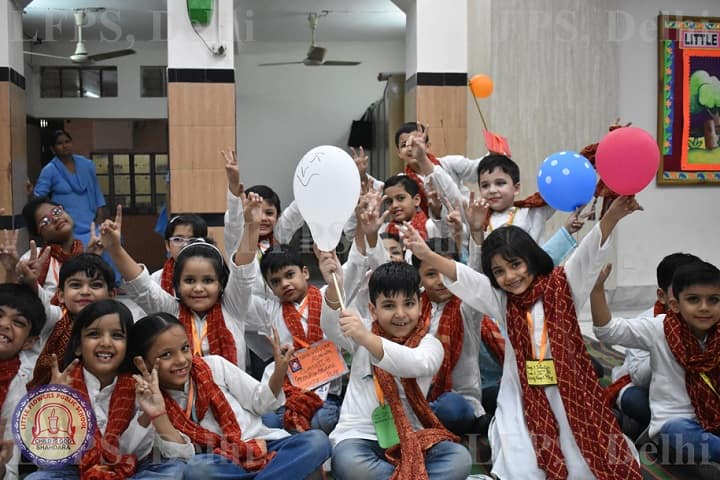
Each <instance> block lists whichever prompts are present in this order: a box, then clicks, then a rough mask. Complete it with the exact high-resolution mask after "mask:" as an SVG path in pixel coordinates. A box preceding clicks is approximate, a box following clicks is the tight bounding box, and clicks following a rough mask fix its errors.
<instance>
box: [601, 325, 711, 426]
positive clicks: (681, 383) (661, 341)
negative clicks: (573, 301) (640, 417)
mask: <svg viewBox="0 0 720 480" xmlns="http://www.w3.org/2000/svg"><path fill="white" fill-rule="evenodd" d="M664 321H665V314H664V313H663V314H660V315H658V316H657V317H652V316H650V317H644V318H643V317H641V318H634V319H631V320H628V319H625V318H613V319H612V320H610V323H608V324H607V325H605V326H604V327H595V329H594V331H595V335H597V337H598V339H599V340H600V341H602V342H605V343H608V344H611V345H623V346H625V347H629V348H640V349H644V350H647V351H649V352H650V367H651V368H652V378H651V379H650V412H651V414H652V417H651V419H650V429H649V430H648V434H649V435H650V437H654V436H655V435H657V434H658V433H659V432H660V429H661V428H662V426H663V425H664V424H665V422H667V421H669V420H673V419H678V418H687V419H690V420H695V421H697V417H696V415H695V409H694V408H693V406H692V402H691V401H690V396H689V395H688V392H687V388H685V369H684V368H683V367H682V365H680V364H679V363H678V361H677V360H676V359H675V355H673V353H672V351H671V350H670V345H668V342H667V338H665V327H664Z"/></svg>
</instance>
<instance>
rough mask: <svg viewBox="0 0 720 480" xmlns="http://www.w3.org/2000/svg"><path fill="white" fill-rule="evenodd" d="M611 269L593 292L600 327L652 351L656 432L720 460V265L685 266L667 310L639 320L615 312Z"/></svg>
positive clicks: (673, 446) (697, 456)
mask: <svg viewBox="0 0 720 480" xmlns="http://www.w3.org/2000/svg"><path fill="white" fill-rule="evenodd" d="M611 208H612V207H611ZM606 215H607V214H606ZM609 272H610V268H609V266H608V267H606V268H605V269H604V270H603V271H602V272H601V274H600V276H599V277H598V281H597V283H596V285H595V288H594V289H593V291H592V294H591V295H590V302H591V303H590V306H591V310H592V319H593V324H594V325H595V329H594V330H595V334H596V335H597V337H598V339H600V340H601V341H602V342H606V343H609V344H620V345H624V346H626V347H631V348H641V349H644V350H648V351H649V352H650V364H651V365H652V367H653V368H652V378H651V380H650V410H651V412H652V419H651V421H650V429H649V431H648V434H649V436H650V438H654V439H656V440H657V441H658V442H659V443H660V444H661V447H662V449H663V451H668V450H672V451H675V452H676V453H680V452H682V451H683V450H685V448H687V449H688V452H687V456H688V457H689V458H690V459H691V460H695V461H702V462H706V461H708V460H711V461H714V462H718V461H720V436H718V432H719V431H720V398H719V397H718V393H717V392H718V385H720V331H719V330H718V328H717V323H718V322H719V321H720V270H718V269H717V268H716V267H715V266H714V265H711V264H709V263H706V262H695V263H690V264H687V265H684V266H682V267H679V268H678V269H677V271H676V272H675V275H674V276H673V280H672V296H671V297H670V299H669V301H668V307H669V308H667V309H666V313H665V314H659V315H657V316H654V317H652V316H651V317H645V318H638V319H633V320H626V319H622V318H611V314H610V309H609V307H608V305H607V300H606V299H605V291H604V282H605V279H606V278H607V276H608V274H609Z"/></svg>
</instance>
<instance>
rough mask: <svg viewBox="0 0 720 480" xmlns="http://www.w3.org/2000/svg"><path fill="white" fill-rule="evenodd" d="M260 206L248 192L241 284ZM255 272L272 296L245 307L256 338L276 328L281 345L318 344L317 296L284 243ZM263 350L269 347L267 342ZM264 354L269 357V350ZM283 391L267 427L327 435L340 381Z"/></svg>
mask: <svg viewBox="0 0 720 480" xmlns="http://www.w3.org/2000/svg"><path fill="white" fill-rule="evenodd" d="M261 207H262V204H261V199H260V197H259V196H258V195H256V194H254V193H249V194H248V199H247V201H246V206H245V222H246V224H245V232H244V234H243V238H242V241H241V246H240V248H238V251H237V253H236V255H235V263H236V264H237V265H242V266H243V267H244V268H241V270H240V272H241V275H243V276H244V278H245V282H244V283H245V285H250V282H252V281H253V280H254V278H255V267H254V262H255V261H256V260H255V255H254V248H253V246H254V245H255V244H256V243H257V238H258V232H259V230H260V229H261V219H262V215H263V214H262V212H261V210H262V208H261ZM260 271H261V274H262V276H263V278H264V279H265V281H266V282H267V285H268V286H269V287H270V289H271V290H272V293H273V295H263V296H258V295H253V298H252V303H251V304H250V305H249V307H248V309H247V322H248V324H249V325H253V329H255V330H256V331H257V332H259V333H260V334H262V333H269V330H270V329H271V328H276V329H277V331H278V333H279V336H280V341H281V342H283V343H289V344H292V345H293V347H294V348H295V349H297V350H299V349H301V348H305V347H307V346H309V345H311V344H313V343H315V342H318V341H320V340H323V339H324V334H323V331H322V329H321V328H320V309H321V305H322V292H321V290H320V289H318V288H317V287H315V286H312V285H309V284H308V279H309V272H308V269H307V267H305V265H304V263H303V261H302V258H301V257H300V255H299V254H298V253H297V252H295V251H294V250H293V249H291V248H290V247H289V246H287V245H278V246H274V247H272V248H271V249H269V250H268V251H266V252H265V254H264V255H263V257H262V259H261V260H260ZM358 273H360V272H358ZM362 273H364V272H362ZM352 276H354V277H357V276H358V274H355V275H352ZM247 288H250V287H247ZM256 290H257V289H256ZM249 328H250V327H249ZM265 346H266V347H267V346H269V345H268V342H267V341H266V342H265ZM255 353H256V354H257V355H258V356H259V357H260V358H261V359H262V360H263V361H266V360H267V359H269V358H270V357H269V356H268V355H267V354H265V355H264V354H263V353H264V352H262V351H256V352H255ZM269 354H270V356H271V355H272V350H270V352H269ZM270 368H272V367H270ZM284 390H285V396H286V399H287V400H286V402H285V406H284V409H283V410H280V411H278V412H276V413H275V414H269V415H266V416H264V417H263V420H264V421H265V422H266V425H268V426H271V427H276V428H285V429H286V430H289V431H296V430H297V431H304V430H308V429H310V428H320V429H322V430H323V431H325V432H326V433H329V432H330V431H332V429H333V428H334V427H335V424H336V423H337V419H338V410H339V408H340V392H341V390H342V381H341V380H340V379H337V380H335V381H333V382H330V384H329V385H328V384H326V385H323V386H321V387H319V388H318V389H316V390H315V391H313V392H309V391H303V390H301V389H300V388H297V387H294V386H292V385H291V384H290V382H289V381H286V382H285V386H284Z"/></svg>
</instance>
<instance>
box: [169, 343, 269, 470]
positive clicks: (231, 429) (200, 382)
mask: <svg viewBox="0 0 720 480" xmlns="http://www.w3.org/2000/svg"><path fill="white" fill-rule="evenodd" d="M190 381H191V382H193V383H194V385H195V392H196V394H195V395H196V396H195V413H196V414H197V421H198V423H195V422H194V421H193V420H192V419H190V418H188V416H187V415H186V414H185V410H184V409H183V408H181V407H180V405H178V404H177V402H176V401H175V400H174V399H173V398H172V396H170V394H169V393H167V392H166V391H164V390H163V397H164V398H165V408H166V409H167V413H168V417H169V418H170V421H171V422H172V424H173V426H175V428H177V429H178V430H179V431H181V432H182V433H184V434H185V435H187V436H188V437H190V440H192V442H193V443H195V444H197V445H200V446H202V447H208V448H210V449H212V451H213V453H215V454H217V455H222V456H223V457H225V458H227V459H228V460H231V461H233V462H235V463H237V464H238V465H240V466H242V467H243V468H244V469H245V470H248V471H251V472H254V471H257V470H260V469H262V468H263V467H264V466H265V465H267V463H268V462H269V461H270V460H271V459H272V458H273V457H274V456H275V452H270V453H268V451H267V445H266V444H265V440H261V439H253V440H250V441H247V442H245V441H243V439H242V431H241V430H240V425H239V424H238V421H237V417H236V416H235V413H234V412H233V410H232V407H231V406H230V403H228V401H227V398H225V394H223V392H222V390H220V387H218V386H217V384H216V383H215V381H214V380H213V376H212V370H210V367H209V366H208V364H207V363H205V361H204V360H203V359H202V357H199V356H197V355H194V356H193V360H192V369H191V371H190ZM208 409H209V410H212V414H213V417H214V418H215V420H216V421H217V423H218V425H219V426H220V429H221V430H222V436H221V435H218V434H217V433H215V432H211V431H210V430H207V429H205V428H204V427H202V426H201V425H200V423H199V422H200V421H202V419H203V418H205V414H206V413H207V411H208Z"/></svg>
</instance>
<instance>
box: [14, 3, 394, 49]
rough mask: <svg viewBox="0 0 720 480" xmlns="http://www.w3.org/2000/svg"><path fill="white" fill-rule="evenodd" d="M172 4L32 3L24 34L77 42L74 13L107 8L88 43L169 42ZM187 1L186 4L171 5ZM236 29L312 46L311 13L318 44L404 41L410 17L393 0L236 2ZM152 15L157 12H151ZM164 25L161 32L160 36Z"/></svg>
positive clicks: (92, 17) (92, 23) (93, 23)
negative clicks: (319, 15) (325, 12)
mask: <svg viewBox="0 0 720 480" xmlns="http://www.w3.org/2000/svg"><path fill="white" fill-rule="evenodd" d="M166 1H167V0H32V1H31V2H29V4H28V5H27V6H26V7H25V9H24V15H23V31H24V33H25V34H26V36H29V37H32V36H34V35H35V34H37V36H38V37H39V38H41V39H43V41H45V42H47V41H73V40H74V39H75V28H74V25H75V23H74V17H73V13H72V10H73V9H74V8H94V7H103V8H105V11H104V12H99V13H94V14H93V13H90V14H88V22H89V24H88V25H87V27H86V28H84V29H83V38H84V39H86V40H91V41H92V40H99V39H100V38H101V35H102V36H103V37H104V38H105V39H113V40H116V41H125V40H127V41H143V40H153V39H154V40H158V39H163V40H164V39H165V38H166V26H165V20H166V15H167V7H166V5H167V4H166ZM170 1H182V2H185V0H170ZM234 10H235V12H234V13H235V25H236V27H237V30H239V31H240V35H242V37H241V38H242V40H243V41H244V42H246V41H248V32H249V31H250V30H248V29H247V28H248V26H249V25H250V26H251V34H252V39H251V41H255V42H300V41H302V42H305V41H307V42H309V41H310V27H309V25H308V20H307V16H308V13H310V12H320V11H322V10H328V11H329V12H330V13H329V14H328V15H327V16H326V17H323V18H321V19H320V24H319V27H318V30H317V40H318V42H319V43H320V42H337V41H380V40H402V39H403V38H404V35H405V14H404V13H403V12H402V11H401V10H400V9H399V8H398V7H397V6H396V5H395V4H394V3H393V2H392V1H391V0H293V1H287V0H235V1H234ZM149 12H157V13H154V14H153V13H150V14H149ZM158 25H160V31H158Z"/></svg>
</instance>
